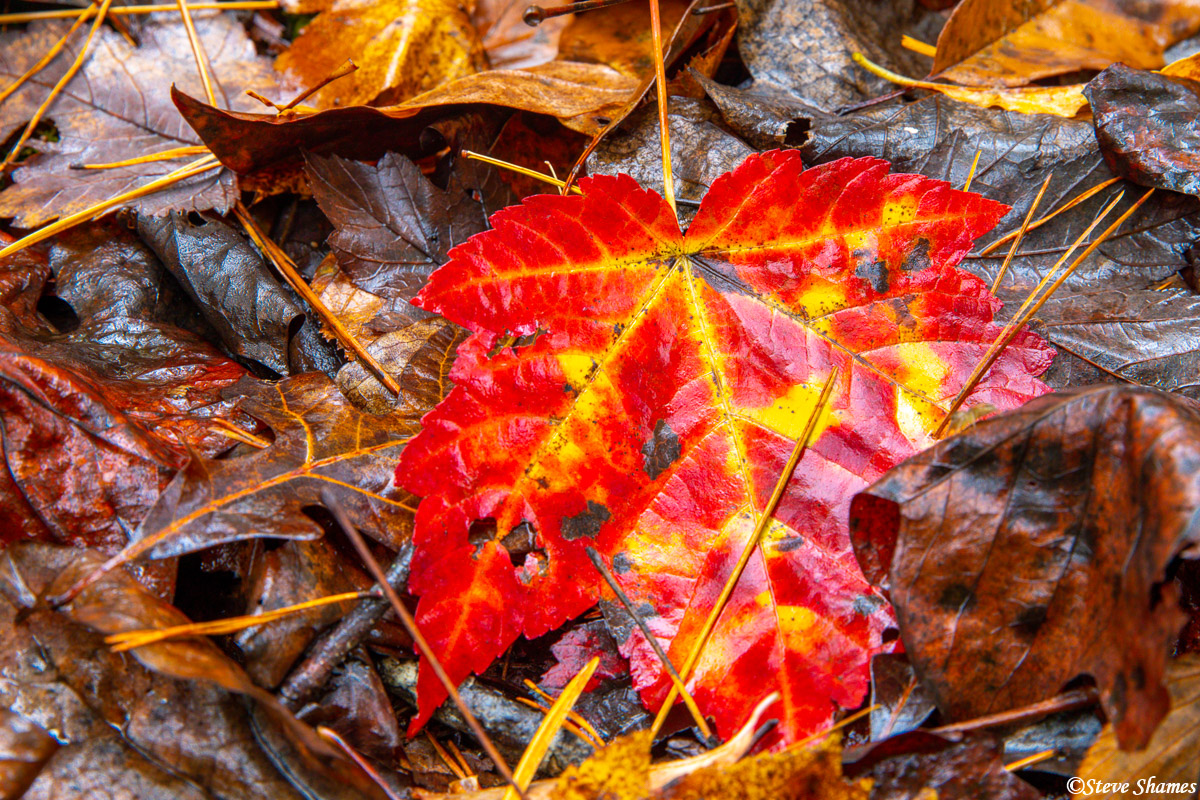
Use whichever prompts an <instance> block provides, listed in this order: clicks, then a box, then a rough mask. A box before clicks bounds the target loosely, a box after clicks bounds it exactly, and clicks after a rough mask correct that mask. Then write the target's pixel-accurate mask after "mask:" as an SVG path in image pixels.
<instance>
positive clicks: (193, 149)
mask: <svg viewBox="0 0 1200 800" xmlns="http://www.w3.org/2000/svg"><path fill="white" fill-rule="evenodd" d="M208 153H209V149H208V148H207V147H205V146H204V145H202V144H188V145H184V146H182V147H172V148H171V149H170V150H162V151H160V152H157V153H149V154H147V155H144V156H138V157H137V158H127V159H125V160H124V161H109V162H106V163H103V164H72V165H71V169H117V168H119V167H135V166H137V165H138V164H152V163H154V162H157V161H174V160H175V159H177V158H186V157H188V156H199V155H205V154H208Z"/></svg>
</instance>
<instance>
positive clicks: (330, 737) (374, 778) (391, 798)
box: [317, 725, 402, 800]
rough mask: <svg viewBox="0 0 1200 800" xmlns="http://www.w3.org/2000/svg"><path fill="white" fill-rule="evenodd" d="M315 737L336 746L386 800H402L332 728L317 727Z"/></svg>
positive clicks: (369, 763)
mask: <svg viewBox="0 0 1200 800" xmlns="http://www.w3.org/2000/svg"><path fill="white" fill-rule="evenodd" d="M317 735H318V736H320V737H321V738H322V739H324V740H325V741H327V742H332V743H333V744H335V745H337V746H338V748H339V749H341V751H342V752H343V753H345V754H346V755H347V757H349V759H350V760H351V761H353V762H354V764H355V766H357V767H358V768H359V769H361V770H362V771H363V772H365V773H366V774H367V777H368V778H370V779H371V782H372V783H374V784H375V785H376V786H378V787H379V788H380V789H382V790H383V793H384V794H385V795H387V798H388V800H402V798H401V797H400V795H398V794H396V793H395V792H393V791H392V787H391V786H388V783H387V781H385V780H384V779H383V776H382V775H380V774H379V773H378V772H377V771H376V770H375V767H373V766H371V762H369V761H367V760H366V759H365V758H363V757H362V756H361V755H359V752H358V751H357V750H355V749H354V748H353V747H351V746H350V743H349V742H347V741H346V740H345V739H343V738H342V737H341V736H339V735H338V732H337V731H335V730H333V729H332V728H326V727H325V726H324V725H318V726H317Z"/></svg>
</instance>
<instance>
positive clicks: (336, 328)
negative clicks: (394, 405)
mask: <svg viewBox="0 0 1200 800" xmlns="http://www.w3.org/2000/svg"><path fill="white" fill-rule="evenodd" d="M233 213H234V214H235V215H236V216H237V218H238V220H240V221H241V223H242V226H243V227H244V228H245V229H246V232H247V233H249V234H250V238H251V239H253V240H254V243H255V244H256V245H258V249H259V250H261V251H262V253H263V255H265V256H266V257H267V258H269V259H270V260H271V263H272V264H274V265H275V267H276V268H277V269H278V270H279V272H280V273H282V275H283V277H284V278H286V279H287V282H288V285H289V286H291V287H292V288H293V289H295V290H296V294H298V295H300V296H301V297H303V298H304V300H305V302H307V303H308V304H309V305H310V306H312V309H313V311H315V312H317V316H319V317H320V318H321V321H322V322H324V323H325V324H326V325H328V326H329V329H330V330H331V331H333V335H334V336H336V337H337V339H338V341H339V342H341V343H342V347H345V348H346V349H347V350H349V351H350V352H351V353H353V354H354V355H355V356H356V357H357V358H358V360H359V361H361V362H362V363H363V366H365V367H366V368H367V369H368V370H370V372H371V374H372V375H374V376H375V379H376V380H378V381H379V382H380V383H382V384H383V386H384V388H385V389H387V390H388V391H389V392H391V393H392V394H393V395H395V396H396V397H399V396H400V384H398V383H396V379H395V378H393V377H392V376H391V375H389V374H388V372H387V370H385V369H384V368H383V365H382V364H380V363H379V361H378V360H377V359H376V358H375V356H373V355H371V354H370V353H368V352H367V348H365V347H363V345H362V343H361V342H359V341H358V339H356V338H355V336H354V334H352V333H350V331H349V330H348V329H347V328H346V326H345V325H343V324H342V321H341V320H339V319H338V318H337V316H336V315H335V314H334V313H333V312H332V311H330V310H329V307H328V306H326V305H325V304H324V303H323V302H321V298H320V297H318V296H317V293H316V292H314V291H313V290H312V287H311V286H309V285H308V283H307V282H305V280H304V278H303V277H302V276H301V275H300V273H299V272H297V271H296V265H295V264H294V263H292V259H291V258H290V257H289V256H288V254H287V253H285V252H283V248H281V247H280V246H279V245H277V244H276V243H275V242H273V241H271V240H270V239H268V238H267V236H266V234H264V233H263V232H262V231H261V230H260V229H259V227H258V223H256V222H255V221H254V217H252V216H250V212H249V211H248V210H247V209H246V207H245V206H244V205H242V202H241V201H240V200H239V201H238V203H237V205H235V206H234V207H233Z"/></svg>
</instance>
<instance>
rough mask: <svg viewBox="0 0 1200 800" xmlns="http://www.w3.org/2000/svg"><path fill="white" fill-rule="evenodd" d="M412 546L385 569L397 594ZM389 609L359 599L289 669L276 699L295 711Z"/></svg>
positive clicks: (405, 575)
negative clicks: (290, 670) (358, 601)
mask: <svg viewBox="0 0 1200 800" xmlns="http://www.w3.org/2000/svg"><path fill="white" fill-rule="evenodd" d="M412 554H413V546H412V543H411V542H410V543H407V544H405V545H403V546H402V547H401V548H400V552H398V553H397V554H396V557H395V558H394V559H392V563H391V564H390V565H389V566H388V569H387V574H386V575H385V576H384V577H385V578H387V582H388V585H389V586H391V587H392V588H393V589H396V590H397V591H398V590H400V589H401V588H403V587H404V585H405V584H407V583H408V569H409V566H410V565H411V564H412ZM389 608H391V606H389V605H388V602H387V600H384V599H382V598H380V599H378V600H363V601H362V602H361V603H359V604H358V605H357V606H356V607H355V608H354V610H353V611H351V612H350V613H349V614H347V615H346V616H345V617H342V619H341V621H340V622H338V624H337V625H336V626H335V627H334V628H333V629H332V630H330V631H327V632H326V633H324V634H322V635H321V637H320V638H319V639H317V641H316V642H315V643H314V644H313V645H312V646H311V647H309V649H308V654H307V655H306V656H305V658H304V662H303V663H302V664H301V665H300V666H299V667H297V668H296V669H294V670H292V673H291V674H290V675H288V677H287V680H286V681H284V683H283V686H281V687H280V688H279V693H278V694H279V700H280V702H282V703H283V704H284V705H285V706H287V707H288V708H289V709H291V710H293V711H295V710H296V709H297V708H299V707H300V705H301V704H302V703H303V702H304V701H305V700H306V699H308V696H309V695H311V694H312V693H313V692H315V691H317V690H318V689H320V688H321V687H322V686H324V685H325V683H326V682H327V681H328V680H329V676H330V675H331V674H333V670H334V669H335V668H336V667H337V665H338V664H340V663H342V661H343V659H345V658H346V655H347V654H348V653H349V652H350V651H351V650H353V649H354V648H356V647H358V646H359V645H360V644H361V643H362V641H363V639H365V638H366V636H367V634H369V633H370V632H371V629H372V628H374V627H375V624H376V623H377V622H379V620H381V619H383V616H384V614H386V613H387V611H388V609H389Z"/></svg>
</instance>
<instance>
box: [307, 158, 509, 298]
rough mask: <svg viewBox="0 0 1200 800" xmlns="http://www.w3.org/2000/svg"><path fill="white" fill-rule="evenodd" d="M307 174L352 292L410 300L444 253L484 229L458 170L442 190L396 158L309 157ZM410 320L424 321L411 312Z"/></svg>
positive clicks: (483, 213)
mask: <svg viewBox="0 0 1200 800" xmlns="http://www.w3.org/2000/svg"><path fill="white" fill-rule="evenodd" d="M306 174H307V175H308V179H309V184H310V185H311V186H312V189H313V195H314V196H315V197H316V199H317V202H318V203H320V205H321V210H322V211H324V212H325V215H326V216H327V217H329V220H330V221H331V222H332V223H333V225H334V228H335V230H334V233H333V235H332V236H331V237H329V246H330V247H331V248H333V252H334V254H335V255H336V256H337V259H338V264H339V265H340V266H341V268H342V270H343V271H345V273H346V274H347V275H349V276H350V279H351V280H352V281H354V283H355V285H356V286H358V287H359V288H361V289H365V290H366V291H368V292H372V293H374V294H377V295H380V296H382V297H385V298H388V299H391V298H403V299H405V300H409V299H412V298H413V297H414V296H415V295H416V293H417V292H418V291H420V290H421V287H423V286H424V285H425V282H426V280H428V278H429V273H431V272H432V271H433V270H434V269H436V268H437V267H439V266H441V265H442V264H443V263H445V261H446V253H447V252H448V251H449V250H450V248H451V247H454V246H455V245H457V244H460V243H462V242H465V241H466V240H467V239H468V238H470V237H471V236H473V235H475V234H476V233H479V232H480V231H484V230H487V214H488V212H489V209H487V208H485V207H484V205H483V204H482V202H480V200H475V199H474V198H472V197H471V192H470V189H469V188H468V187H467V186H465V185H463V183H462V182H461V177H460V176H461V175H462V174H463V173H462V171H461V170H459V171H455V172H454V173H453V177H452V178H451V182H450V185H449V186H448V187H447V189H445V190H442V189H439V188H438V187H436V186H434V185H433V184H432V183H430V182H429V180H428V179H426V178H425V176H424V175H423V174H421V170H420V169H418V168H417V166H416V165H415V164H413V163H412V162H411V161H409V160H408V159H407V158H405V157H404V156H400V155H397V154H395V153H388V154H387V155H385V156H384V157H383V158H381V159H380V160H379V162H378V163H377V164H376V165H375V166H371V165H369V164H361V163H358V162H354V161H347V160H345V159H342V158H338V157H337V156H331V157H329V158H323V157H321V156H316V155H309V156H308V166H307V170H306ZM490 210H494V209H490ZM411 315H412V318H413V319H423V318H428V317H429V316H431V315H430V314H429V313H428V312H423V311H421V310H420V309H418V308H415V307H413V308H412V309H411Z"/></svg>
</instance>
